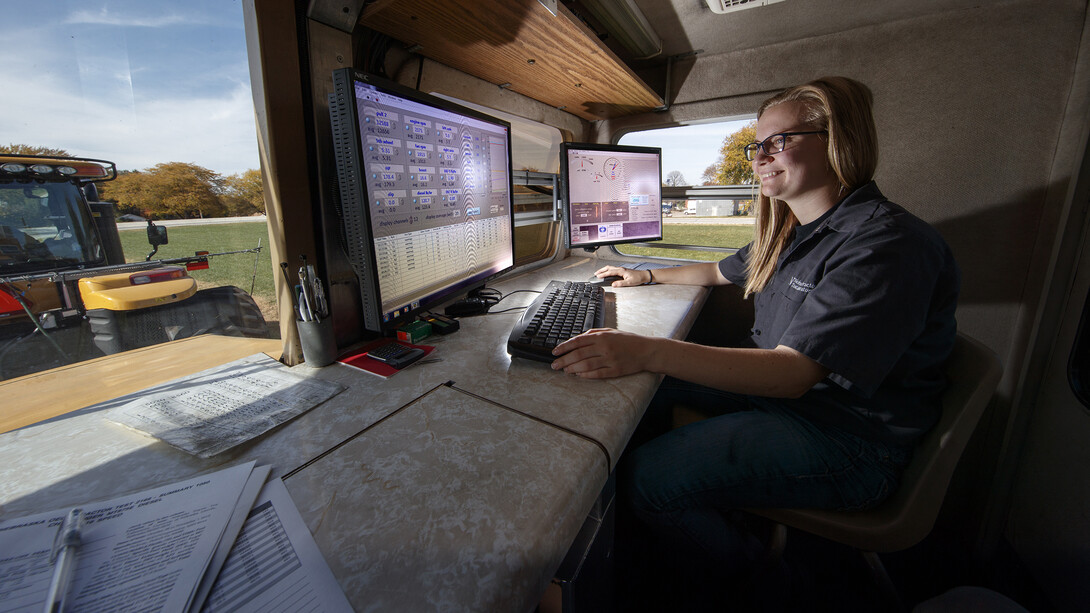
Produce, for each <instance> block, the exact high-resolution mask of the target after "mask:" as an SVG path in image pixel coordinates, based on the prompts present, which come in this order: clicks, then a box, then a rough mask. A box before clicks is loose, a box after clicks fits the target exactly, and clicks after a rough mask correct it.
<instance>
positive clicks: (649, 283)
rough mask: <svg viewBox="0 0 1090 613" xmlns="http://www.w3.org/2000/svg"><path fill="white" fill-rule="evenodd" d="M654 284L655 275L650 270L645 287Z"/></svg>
mask: <svg viewBox="0 0 1090 613" xmlns="http://www.w3.org/2000/svg"><path fill="white" fill-rule="evenodd" d="M654 282H655V273H653V272H651V271H650V269H649V270H648V271H647V283H644V285H651V284H652V283H654Z"/></svg>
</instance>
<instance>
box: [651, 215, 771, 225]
mask: <svg viewBox="0 0 1090 613" xmlns="http://www.w3.org/2000/svg"><path fill="white" fill-rule="evenodd" d="M755 221H756V220H755V218H753V217H693V216H691V215H690V216H683V215H670V216H668V217H663V218H662V223H664V224H686V225H704V226H752V225H753V223H754V222H755Z"/></svg>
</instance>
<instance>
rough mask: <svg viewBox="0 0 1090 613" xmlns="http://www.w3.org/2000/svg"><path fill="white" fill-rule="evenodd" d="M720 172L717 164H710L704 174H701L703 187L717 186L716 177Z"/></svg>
mask: <svg viewBox="0 0 1090 613" xmlns="http://www.w3.org/2000/svg"><path fill="white" fill-rule="evenodd" d="M718 172H719V166H718V165H716V164H709V165H708V167H707V168H705V169H704V172H703V173H701V174H700V184H701V185H715V175H716V173H718Z"/></svg>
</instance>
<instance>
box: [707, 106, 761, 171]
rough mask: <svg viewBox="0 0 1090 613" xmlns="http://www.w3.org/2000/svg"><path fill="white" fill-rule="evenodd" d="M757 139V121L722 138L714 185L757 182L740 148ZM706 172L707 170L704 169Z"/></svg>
mask: <svg viewBox="0 0 1090 613" xmlns="http://www.w3.org/2000/svg"><path fill="white" fill-rule="evenodd" d="M756 139H757V122H756V121H752V122H750V123H748V124H746V125H745V126H743V127H742V129H740V130H738V131H737V132H735V133H734V134H731V135H729V136H727V137H726V138H725V139H723V146H722V147H720V148H719V160H718V161H717V162H716V172H715V182H716V183H715V184H716V185H752V184H754V183H756V182H757V177H756V176H754V174H753V167H752V166H750V163H749V161H748V160H746V156H745V152H744V151H742V148H743V147H745V146H746V145H748V144H750V143H752V142H753V141H754V140H756ZM705 172H707V171H705Z"/></svg>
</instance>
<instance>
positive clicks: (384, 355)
mask: <svg viewBox="0 0 1090 613" xmlns="http://www.w3.org/2000/svg"><path fill="white" fill-rule="evenodd" d="M367 357H369V358H372V359H375V360H378V361H379V362H382V363H384V364H387V365H389V366H391V367H393V368H397V369H402V368H405V367H406V366H408V365H409V364H412V363H413V362H415V361H417V360H419V359H420V358H422V357H424V350H423V349H420V348H419V347H406V346H405V345H402V344H401V343H387V344H385V345H383V346H381V347H376V348H375V349H372V350H370V351H368V352H367Z"/></svg>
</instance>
